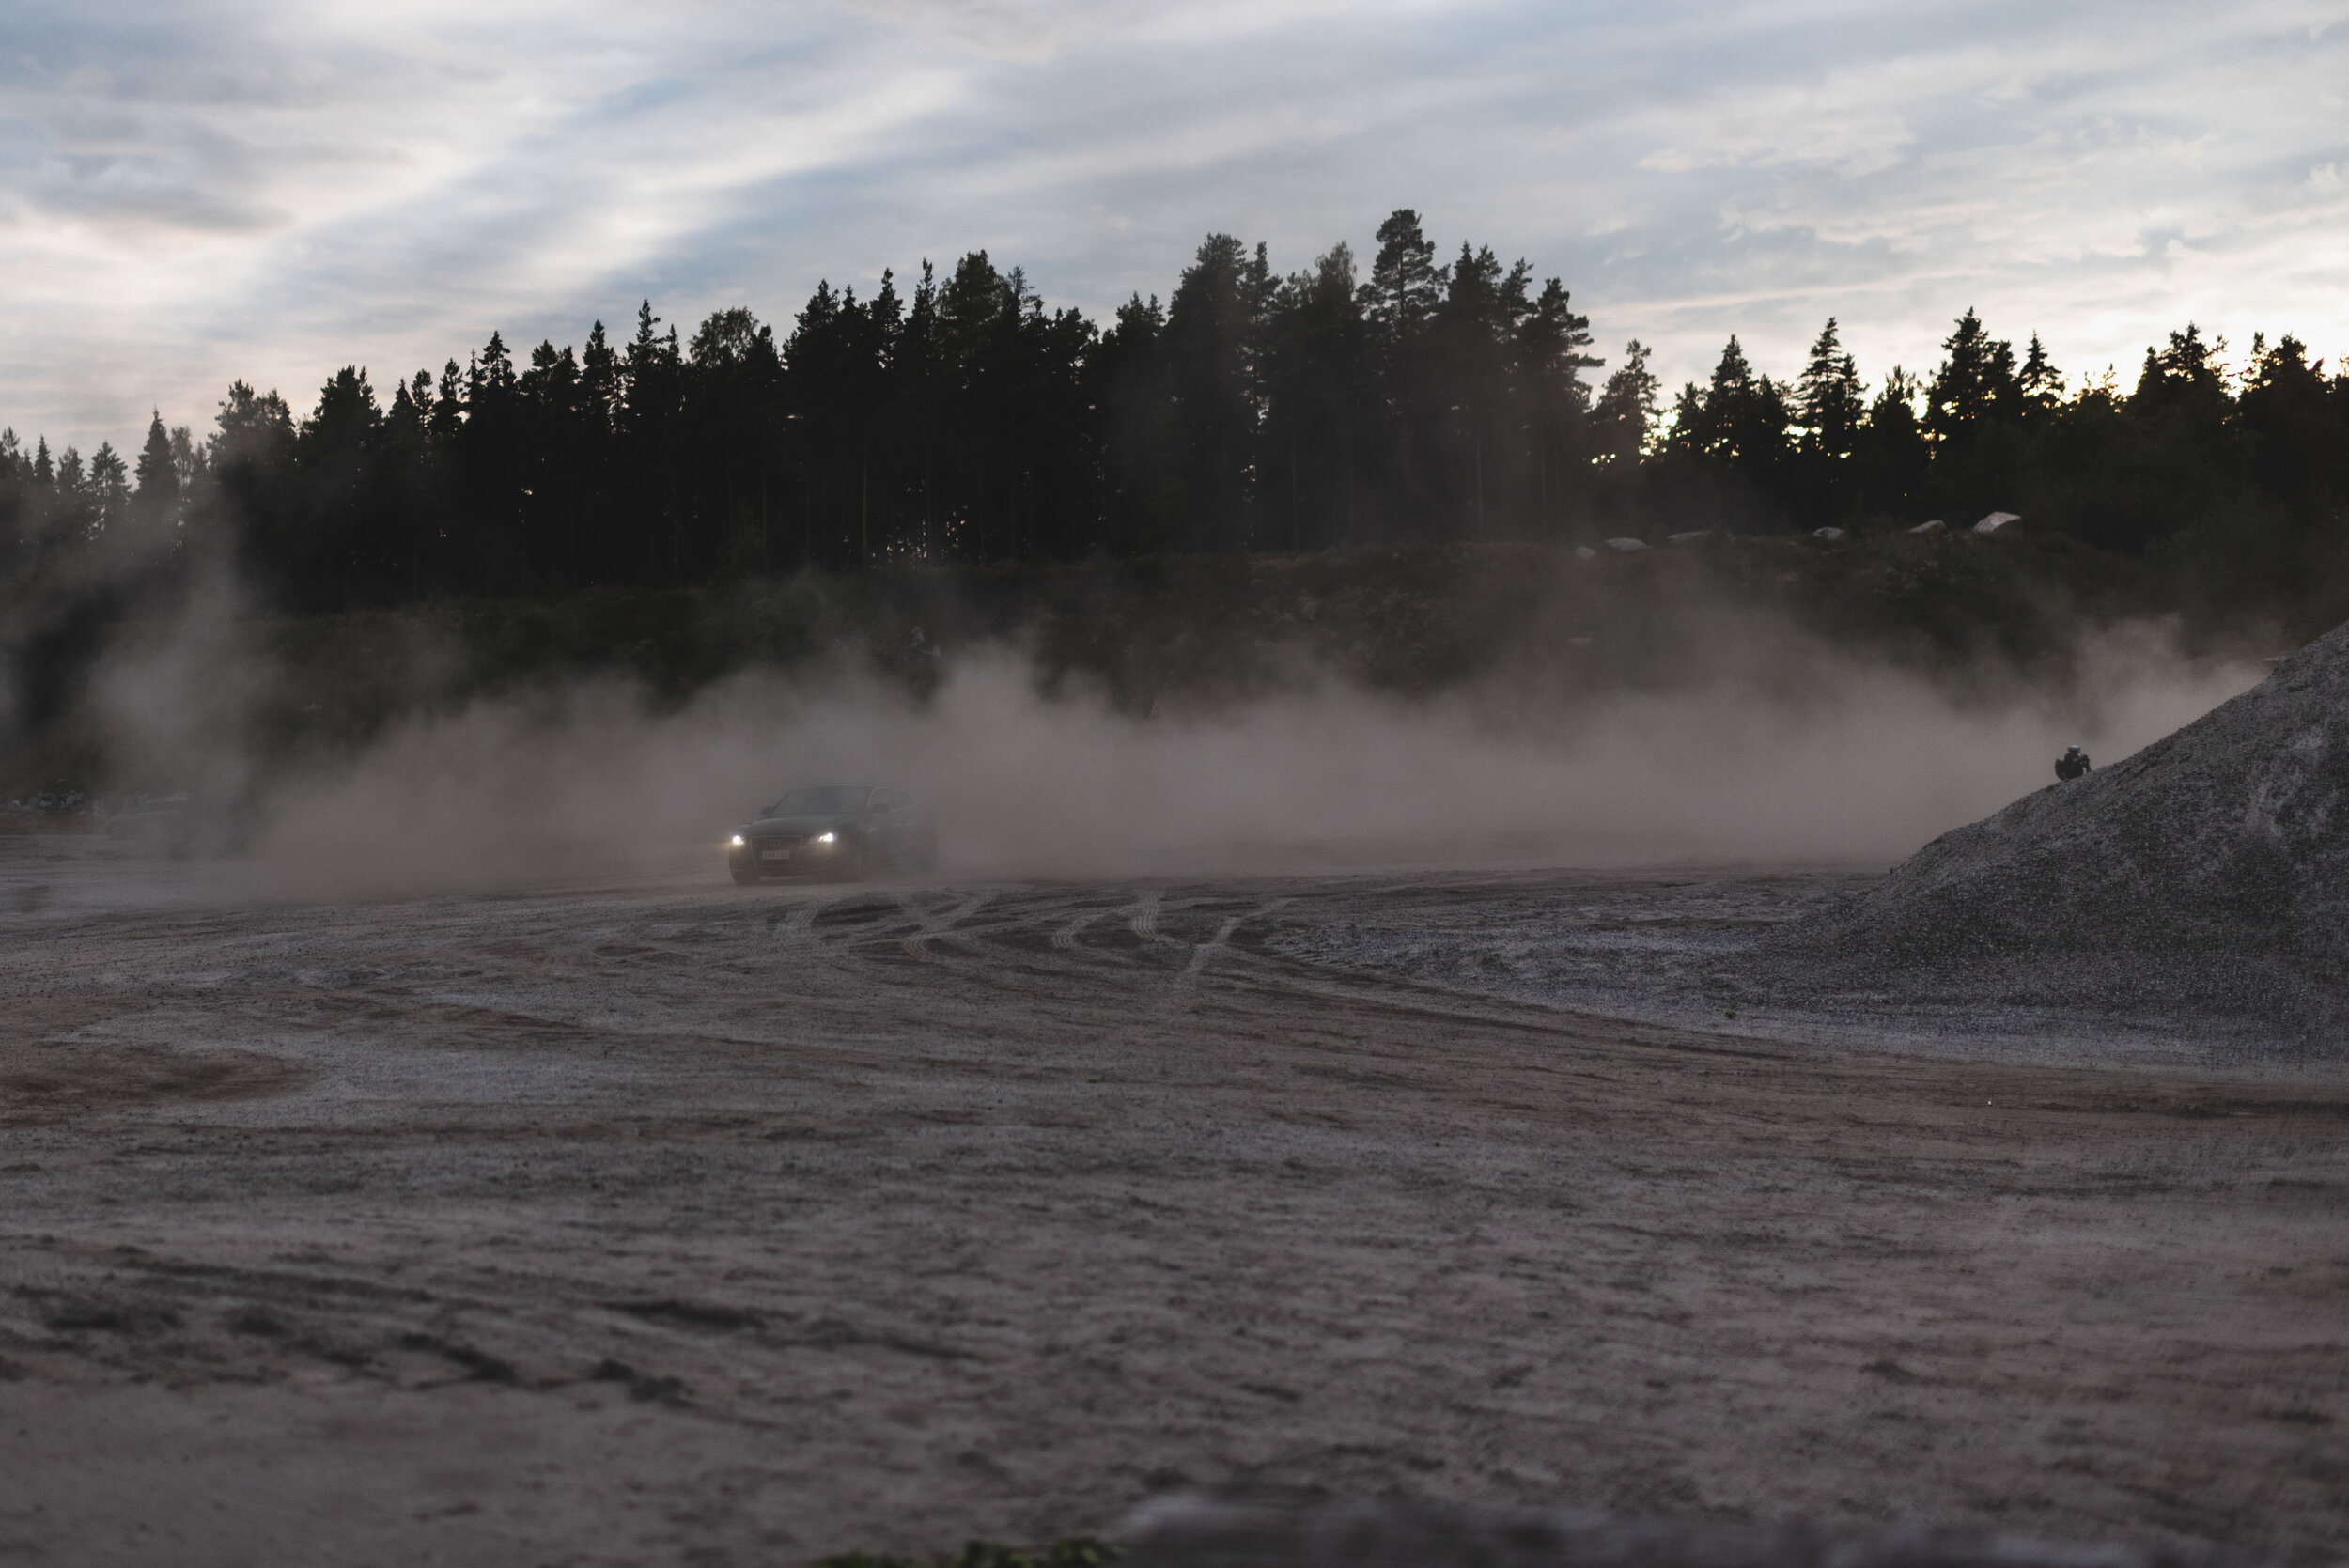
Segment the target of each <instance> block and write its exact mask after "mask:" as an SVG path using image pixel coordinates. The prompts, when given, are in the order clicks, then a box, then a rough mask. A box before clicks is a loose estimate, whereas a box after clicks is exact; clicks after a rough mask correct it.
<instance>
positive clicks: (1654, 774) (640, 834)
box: [96, 595, 2264, 898]
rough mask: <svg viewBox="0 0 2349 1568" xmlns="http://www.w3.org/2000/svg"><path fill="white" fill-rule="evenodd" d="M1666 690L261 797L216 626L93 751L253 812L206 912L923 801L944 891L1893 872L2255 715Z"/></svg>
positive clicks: (2105, 701) (390, 776)
mask: <svg viewBox="0 0 2349 1568" xmlns="http://www.w3.org/2000/svg"><path fill="white" fill-rule="evenodd" d="M1718 635H1719V638H1720V639H1721V642H1720V645H1719V646H1718V647H1716V648H1714V649H1712V650H1710V651H1709V656H1708V657H1707V658H1705V659H1703V660H1699V661H1697V662H1696V663H1695V664H1694V665H1693V666H1692V668H1693V670H1694V672H1695V673H1694V674H1692V675H1688V676H1686V677H1685V678H1684V679H1682V680H1681V681H1680V682H1679V683H1678V684H1675V685H1672V686H1671V687H1669V688H1664V689H1651V690H1640V691H1629V690H1617V691H1612V692H1604V691H1602V692H1599V693H1597V694H1592V693H1591V692H1590V691H1588V690H1587V689H1585V690H1582V691H1578V692H1573V693H1571V694H1570V693H1569V691H1568V689H1566V688H1564V687H1563V686H1561V685H1560V683H1558V682H1556V681H1554V680H1544V679H1535V678H1519V679H1516V680H1510V681H1504V680H1502V679H1500V678H1497V677H1496V678H1491V679H1487V680H1486V681H1484V682H1482V683H1479V684H1475V685H1472V686H1470V687H1467V688H1464V689H1461V690H1457V691H1453V692H1451V693H1448V694H1446V695H1444V696H1442V697H1439V698H1432V699H1428V698H1423V699H1404V698H1398V697H1394V696H1391V695H1385V694H1380V693H1376V692H1372V691H1365V690H1362V689H1361V687H1359V686H1357V685H1353V684H1350V683H1348V682H1347V681H1346V680H1345V679H1343V678H1342V677H1341V676H1339V675H1334V674H1330V673H1326V672H1310V671H1309V672H1306V673H1304V674H1302V675H1299V676H1298V677H1297V678H1296V679H1294V680H1293V681H1291V682H1290V683H1289V684H1288V685H1287V686H1286V687H1285V688H1284V689H1283V690H1281V691H1278V692H1277V693H1275V694H1271V695H1265V696H1258V697H1255V698H1252V699H1250V700H1247V701H1243V702H1237V703H1234V704H1229V705H1226V706H1221V707H1215V708H1210V709H1206V710H1193V709H1177V710H1176V711H1175V712H1174V713H1172V714H1171V715H1165V714H1162V715H1159V716H1156V717H1152V718H1148V719H1138V718H1134V717H1130V716H1128V715H1126V714H1123V713H1120V712H1119V711H1117V710H1116V709H1115V708H1114V706H1112V704H1111V703H1110V702H1109V701H1108V700H1107V699H1106V698H1105V696H1104V695H1103V694H1102V693H1100V692H1099V691H1096V690H1092V689H1089V688H1087V687H1085V686H1083V685H1082V684H1081V683H1066V682H1064V683H1062V686H1061V688H1060V690H1059V691H1057V692H1056V693H1055V694H1053V695H1050V696H1047V695H1045V694H1044V693H1043V691H1042V683H1041V682H1040V681H1039V678H1038V675H1037V672H1036V668H1035V666H1034V662H1033V661H1032V660H1030V659H1029V658H1028V657H1026V655H1025V654H1024V653H1023V651H1022V650H1021V649H1019V647H1017V646H1015V645H1011V644H988V645H983V646H979V647H976V648H972V649H969V650H964V651H962V652H960V653H959V654H957V656H956V657H953V658H951V659H950V660H948V662H947V664H946V666H945V667H944V670H943V678H942V681H941V684H940V685H939V686H938V688H937V690H936V691H934V692H933V693H932V694H931V695H930V696H929V697H928V698H927V699H926V700H917V699H916V698H915V697H914V696H912V695H911V694H910V693H909V692H908V691H907V690H906V688H905V686H904V684H903V683H901V682H896V681H893V680H890V679H887V678H884V677H882V676H879V675H872V674H870V673H868V672H866V671H864V670H863V669H861V668H851V667H849V666H848V665H847V664H845V663H834V664H832V665H831V666H828V667H826V668H824V669H821V670H819V671H817V672H815V673H800V674H793V675H786V674H783V673H779V672H775V671H769V670H754V671H752V672H748V673H744V674H740V675H735V676H733V677H732V678H729V679H726V680H724V681H722V682H720V683H718V684H716V685H714V686H711V687H709V688H707V689H705V690H704V691H702V692H701V693H700V694H699V695H698V696H697V697H695V698H694V699H692V701H691V702H690V703H688V704H687V705H686V706H683V707H682V708H674V709H669V710H661V709H659V708H657V707H656V706H654V705H652V704H650V703H649V702H648V701H647V699H646V694H645V693H644V692H643V691H640V690H638V689H636V688H634V687H632V686H630V685H628V684H626V683H623V682H619V681H614V680H600V681H583V682H576V683H572V684H569V685H566V686H560V687H552V688H550V687H541V688H537V689H533V690H530V691H525V692H521V693H519V694H508V695H505V696H500V697H495V698H487V699H482V700H477V701H474V702H473V703H471V704H470V705H468V706H464V707H462V708H461V709H459V710H458V711H455V712H453V713H452V712H439V713H432V714H429V715H423V716H417V717H412V718H409V719H406V720H402V721H398V722H394V723H393V724H392V725H391V726H390V727H388V728H387V729H386V730H384V731H382V732H381V733H380V734H379V735H378V736H377V737H376V738H375V739H374V740H373V741H372V742H371V743H370V744H368V745H367V746H366V747H365V748H364V749H361V750H360V751H358V752H357V753H355V754H345V755H340V756H337V757H334V758H333V759H331V760H324V761H321V760H319V759H316V758H313V759H311V760H310V761H309V762H307V763H306V764H304V765H303V766H302V767H300V768H280V769H277V770H276V771H274V772H272V771H269V770H265V769H261V768H257V766H256V764H255V763H254V762H253V760H252V759H251V757H250V756H249V755H247V754H246V753H245V752H244V751H243V750H242V749H241V742H236V741H232V740H230V739H228V738H227V737H237V736H241V734H243V733H244V726H243V725H242V724H241V718H240V705H241V704H244V703H248V702H250V701H252V700H253V698H254V694H255V693H257V692H258V691H262V690H264V689H265V688H266V685H267V679H268V677H267V673H266V672H265V671H264V670H262V669H261V668H260V667H259V666H258V665H257V662H256V661H255V660H252V659H250V658H249V657H247V656H245V655H244V654H243V653H242V652H241V643H240V640H239V636H238V633H237V631H236V629H235V625H234V622H233V619H232V618H231V617H229V616H228V614H227V606H226V596H222V595H213V596H210V597H209V598H199V599H198V600H197V601H196V602H195V604H194V608H193V609H192V610H191V611H190V613H188V615H187V616H186V618H185V624H184V626H183V628H182V629H180V630H179V632H178V633H177V634H175V635H173V636H171V637H168V638H165V639H163V640H161V641H159V642H153V643H149V644H146V645H145V646H144V647H142V648H140V649H137V650H135V651H126V652H124V653H123V654H121V655H120V656H118V657H117V658H116V659H115V660H113V661H112V662H111V663H110V664H109V666H108V667H107V669H106V671H105V673H104V675H103V678H102V679H101V681H100V682H99V684H98V687H97V692H96V699H97V701H98V702H99V704H100V705H101V707H102V709H103V711H104V713H105V715H106V719H107V722H108V724H109V727H110V730H111V732H112V734H113V736H114V737H115V738H114V750H115V752H116V753H117V754H118V755H121V756H124V757H128V758H132V759H135V760H136V761H137V762H138V763H139V764H140V765H141V766H142V767H143V768H146V770H147V771H148V773H149V774H150V775H156V774H158V773H163V774H167V775H169V776H170V777H172V778H174V779H175V780H182V781H185V782H186V784H189V785H193V786H194V788H196V789H197V790H198V791H199V792H200V793H202V794H205V795H207V796H208V797H209V798H210V799H211V800H226V799H230V798H235V797H239V796H241V797H242V798H244V799H245V800H248V801H250V802H252V803H253V805H254V808H255V809H254V812H253V815H252V816H251V818H250V820H249V821H247V822H246V823H245V824H244V825H243V826H242V828H241V830H240V831H239V833H238V834H237V837H238V839H239V841H240V845H241V851H242V852H241V853H240V854H238V855H234V856H230V857H226V858H224V859H222V860H220V861H219V862H217V864H216V866H215V867H214V880H215V881H216V883H217V884H218V885H219V886H220V888H221V890H222V891H223V892H226V893H242V894H251V895H258V896H270V897H294V898H307V897H338V896H349V895H362V896H364V895H383V894H398V893H419V892H428V891H433V890H439V889H456V888H465V887H483V886H498V885H521V884H527V883H531V882H534V881H537V880H542V879H544V878H546V877H551V876H562V875H571V874H577V873H581V872H584V871H591V870H604V869H617V868H620V867H623V866H625V865H628V864H630V863H631V862H641V860H642V857H644V856H646V855H654V854H661V855H665V854H669V853H672V852H674V850H675V849H676V847H677V846H679V845H683V844H694V843H704V844H708V846H710V848H711V851H712V869H713V872H714V871H715V870H716V859H715V857H716V851H717V846H718V845H719V844H720V843H721V842H722V841H723V837H724V835H725V834H726V833H727V832H728V831H731V830H732V829H733V828H734V827H735V826H736V825H738V824H739V823H740V822H741V821H743V820H744V819H745V818H747V817H748V816H750V815H753V814H754V812H755V810H756V809H757V808H758V807H759V806H760V805H761V804H762V803H764V802H765V801H767V800H771V799H773V798H774V797H775V796H776V795H777V794H779V793H780V792H781V791H782V790H784V789H786V788H787V787H790V786H792V785H795V784H806V783H817V782H871V783H881V784H894V785H897V786H899V787H902V788H905V789H908V790H910V791H911V792H913V793H914V794H915V795H916V796H918V797H920V798H922V799H924V800H926V801H928V802H929V803H930V804H931V805H932V806H933V807H934V809H935V810H936V812H937V815H938V818H939V822H940V837H941V862H942V869H943V870H944V871H946V872H947V873H949V874H959V875H981V876H993V877H1004V876H1033V877H1113V876H1130V875H1136V874H1149V873H1154V872H1196V871H1204V870H1210V869H1239V868H1246V867H1251V866H1257V867H1267V868H1270V867H1276V866H1281V865H1290V866H1298V865H1310V864H1324V865H1329V864H1343V863H1356V864H1361V863H1373V862H1414V863H1431V862H1432V863H1450V862H1465V863H1477V862H1496V861H1507V860H1543V861H1565V862H1572V863H1579V864H1589V865H1610V864H1611V865H1621V864H1633V863H1657V862H1671V861H1677V860H1702V861H1706V862H1715V863H1720V862H1813V863H1817V862H1829V863H1850V864H1869V863H1875V864H1884V863H1890V862H1893V861H1895V860H1898V859H1900V858H1901V857H1903V856H1906V854H1908V853H1910V852H1912V851H1913V850H1915V849H1916V848H1917V847H1918V846H1921V844H1923V843H1925V842H1926V841H1928V840H1930V839H1931V838H1933V837H1934V836H1935V835H1937V834H1938V833H1940V832H1943V831H1947V830H1949V829H1951V828H1953V827H1956V826H1958V825H1960V824H1962V823H1966V822H1968V821H1972V820H1974V819H1976V818H1978V817H1980V816H1982V815H1985V814H1987V813H1989V812H1992V811H1995V810H1996V809H1998V808H1999V807H2000V806H2002V805H2004V804H2005V803H2006V802H2008V801H2010V800H2014V799H2015V798H2016V797H2017V796H2019V795H2021V794H2023V793H2025V792H2027V791H2030V790H2031V789H2035V788H2037V787H2039V786H2041V785H2042V784H2045V783H2046V782H2047V781H2048V778H2049V777H2050V775H2049V771H2048V769H2049V765H2050V762H2051V760H2052V759H2053V758H2054V756H2055V755H2056V754H2057V753H2059V752H2061V749H2062V748H2063V746H2064V745H2065V744H2067V743H2070V742H2074V741H2078V742H2081V743H2084V744H2086V745H2087V746H2088V747H2089V749H2090V750H2091V752H2092V753H2094V754H2095V755H2097V756H2098V758H2099V760H2101V761H2111V760H2117V759H2118V758H2119V757H2121V756H2123V755H2124V754H2126V753H2131V752H2134V751H2136V750H2137V749H2138V748H2139V747H2140V746H2142V745H2144V744H2146V743H2148V742H2150V741H2152V740H2154V739H2155V738H2157V737H2161V736H2163V735H2165V734H2168V733H2169V732H2170V731H2171V730H2174V729H2175V728H2177V727H2178V726H2179V725H2180V724H2182V723H2185V722H2187V721H2189V720H2191V719H2193V718H2194V717H2196V716H2197V715H2199V714H2201V713H2203V712H2205V711H2207V710H2208V709H2209V708H2211V707H2212V706H2215V705H2217V703H2219V702H2222V701H2224V700H2225V699H2227V698H2228V697H2231V696H2232V695H2234V694H2235V693H2237V692H2239V691H2244V690H2246V689H2247V688H2248V687H2249V686H2251V685H2252V684H2254V683H2255V682H2256V681H2257V679H2258V678H2259V677H2260V676H2261V675H2263V673H2264V672H2263V670H2262V669H2260V668H2258V667H2256V666H2253V665H2250V664H2247V663H2240V662H2234V663H2211V662H2206V661H2205V662H2197V661H2195V660H2189V659H2187V658H2186V657H2185V656H2183V655H2182V654H2181V653H2179V652H2178V651H2177V649H2176V648H2175V646H2174V644H2173V643H2172V642H2171V640H2170V638H2169V636H2168V635H2167V634H2166V632H2165V631H2164V629H2161V628H2159V627H2155V626H2149V625H2144V624H2136V625H2128V626H2123V627H2121V628H2118V629H2103V630H2093V631H2087V632H2084V633H2083V634H2082V636H2081V639H2080V641H2079V644H2078V645H2077V648H2076V649H2075V650H2074V651H2073V654H2072V657H2071V658H2070V659H2069V660H2066V661H2065V668H2066V670H2067V676H2066V678H2065V679H2064V680H2063V681H2062V682H2061V684H2060V685H2056V686H2049V685H2046V684H2036V683H2033V682H2030V681H2027V680H2024V679H2021V678H2019V677H2010V678H2005V679H2002V680H1999V681H1994V682H1991V683H1989V684H1987V685H1986V686H1985V685H1983V684H1980V683H1978V684H1977V685H1976V686H1975V687H1973V688H1972V689H1971V690H1970V691H1968V693H1966V694H1964V695H1960V694H1957V693H1955V692H1953V691H1952V690H1951V689H1950V688H1949V687H1947V686H1946V685H1943V684H1937V683H1936V682H1934V681H1931V680H1928V679H1926V678H1924V677H1922V676H1921V675H1917V674H1914V673H1909V672H1906V671H1902V670H1898V669H1893V668H1890V667H1882V666H1874V667H1872V666H1869V665H1865V664H1861V663H1858V662H1855V661H1854V660H1852V659H1850V658H1849V657H1848V656H1846V655H1843V654H1841V653H1839V652H1838V651H1836V650H1835V649H1833V648H1831V647H1829V646H1827V645H1825V644H1820V643H1818V642H1815V641H1811V640H1806V639H1805V638H1803V637H1801V636H1798V635H1797V634H1795V633H1792V632H1790V631H1788V630H1786V629H1784V628H1782V627H1773V626H1770V625H1767V624H1763V623H1758V622H1756V621H1754V620H1753V619H1751V618H1750V617H1747V618H1743V619H1739V620H1735V621H1734V622H1731V623H1728V629H1726V630H1724V631H1721V632H1719V633H1718Z"/></svg>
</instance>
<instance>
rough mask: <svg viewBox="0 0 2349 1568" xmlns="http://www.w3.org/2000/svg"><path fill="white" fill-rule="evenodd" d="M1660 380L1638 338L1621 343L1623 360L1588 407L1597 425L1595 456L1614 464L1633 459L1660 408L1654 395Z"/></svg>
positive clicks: (1660, 387)
mask: <svg viewBox="0 0 2349 1568" xmlns="http://www.w3.org/2000/svg"><path fill="white" fill-rule="evenodd" d="M1663 385H1664V384H1663V382H1662V381H1660V380H1657V376H1656V372H1654V371H1653V370H1650V369H1649V368H1648V349H1647V346H1646V345H1644V344H1642V343H1641V341H1640V340H1639V339H1638V338H1636V337H1635V338H1633V339H1632V340H1631V341H1630V342H1628V343H1626V344H1625V345H1624V350H1623V364H1622V365H1621V366H1619V367H1618V368H1617V369H1616V371H1615V373H1614V374H1613V375H1611V376H1610V377H1608V378H1607V385H1606V388H1605V390H1603V391H1602V392H1600V394H1599V395H1598V404H1597V406H1596V407H1595V408H1594V409H1593V410H1592V411H1591V419H1592V423H1593V424H1594V425H1595V426H1596V427H1597V437H1598V452H1599V456H1600V457H1601V458H1603V459H1604V460H1605V461H1607V462H1609V463H1610V464H1614V465H1618V466H1622V465H1627V464H1633V463H1637V462H1638V461H1639V460H1640V458H1641V454H1642V453H1644V452H1645V451H1646V450H1647V444H1648V439H1649V437H1650V436H1651V435H1653V434H1654V433H1655V430H1656V422H1657V416H1658V415H1659V414H1660V413H1661V412H1662V410H1661V408H1660V407H1658V405H1657V401H1656V396H1657V393H1659V392H1661V391H1662V390H1663Z"/></svg>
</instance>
